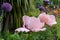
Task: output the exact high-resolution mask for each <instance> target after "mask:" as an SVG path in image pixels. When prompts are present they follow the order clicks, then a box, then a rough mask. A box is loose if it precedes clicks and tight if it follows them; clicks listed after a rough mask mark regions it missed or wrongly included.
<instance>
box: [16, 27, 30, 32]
mask: <svg viewBox="0 0 60 40" xmlns="http://www.w3.org/2000/svg"><path fill="white" fill-rule="evenodd" d="M15 31H17V32H29V31H30V30H28V29H26V28H23V27H21V28H17V29H16V30H15Z"/></svg>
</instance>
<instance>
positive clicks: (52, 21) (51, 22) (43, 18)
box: [38, 13, 57, 26]
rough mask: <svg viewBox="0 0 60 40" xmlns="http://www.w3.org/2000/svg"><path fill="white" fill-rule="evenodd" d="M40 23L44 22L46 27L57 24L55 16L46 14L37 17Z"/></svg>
mask: <svg viewBox="0 0 60 40" xmlns="http://www.w3.org/2000/svg"><path fill="white" fill-rule="evenodd" d="M38 18H40V21H41V22H45V23H46V24H47V25H49V26H52V25H54V24H57V22H56V19H55V16H54V15H48V14H46V13H42V14H40V15H39V17H38Z"/></svg>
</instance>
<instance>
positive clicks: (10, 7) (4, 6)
mask: <svg viewBox="0 0 60 40" xmlns="http://www.w3.org/2000/svg"><path fill="white" fill-rule="evenodd" d="M2 9H3V10H5V11H7V12H11V10H12V5H11V4H10V3H8V2H5V3H3V4H2Z"/></svg>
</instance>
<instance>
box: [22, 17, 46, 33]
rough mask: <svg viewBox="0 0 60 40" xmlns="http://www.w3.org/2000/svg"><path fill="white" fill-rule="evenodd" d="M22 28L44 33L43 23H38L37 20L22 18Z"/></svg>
mask: <svg viewBox="0 0 60 40" xmlns="http://www.w3.org/2000/svg"><path fill="white" fill-rule="evenodd" d="M23 27H25V28H27V29H29V30H31V31H33V32H38V31H44V30H46V28H44V22H40V20H39V18H35V17H29V16H23Z"/></svg>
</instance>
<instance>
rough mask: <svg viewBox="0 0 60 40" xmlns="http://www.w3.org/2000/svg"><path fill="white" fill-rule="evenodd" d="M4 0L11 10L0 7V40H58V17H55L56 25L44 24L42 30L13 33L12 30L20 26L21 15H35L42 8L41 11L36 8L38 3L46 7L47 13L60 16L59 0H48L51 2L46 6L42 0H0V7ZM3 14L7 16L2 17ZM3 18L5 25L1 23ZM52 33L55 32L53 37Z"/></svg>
mask: <svg viewBox="0 0 60 40" xmlns="http://www.w3.org/2000/svg"><path fill="white" fill-rule="evenodd" d="M4 2H8V3H10V4H11V5H12V11H11V12H7V11H5V10H2V8H0V40H60V27H59V26H60V18H58V17H56V19H57V22H58V23H57V25H55V26H53V27H52V29H51V28H50V27H48V26H46V27H47V28H48V29H47V30H46V31H44V32H37V33H35V32H32V33H31V32H30V33H22V32H21V33H15V31H14V30H15V29H16V28H19V27H22V24H23V22H22V16H23V15H28V16H35V17H37V16H38V15H39V14H40V13H41V12H43V10H42V11H41V10H39V8H36V6H37V5H38V4H39V5H41V6H44V7H45V8H46V10H47V11H45V12H47V13H49V14H54V12H55V14H58V16H60V15H59V14H60V12H59V11H60V10H59V9H60V7H59V6H60V0H50V2H51V4H50V5H48V6H45V5H44V3H43V0H0V7H1V5H2V4H3V3H4ZM56 10H57V11H58V13H57V12H56ZM55 14H54V15H55ZM4 15H5V16H6V15H8V16H9V17H7V16H6V18H5V19H4V18H3V17H4ZM3 20H5V22H4V23H6V25H7V26H6V25H5V24H4V23H3ZM7 20H8V21H7ZM6 21H7V22H6ZM7 23H8V24H7ZM3 25H4V27H3ZM5 30H6V31H5ZM54 33H56V37H55V38H54V37H53V35H54Z"/></svg>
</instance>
